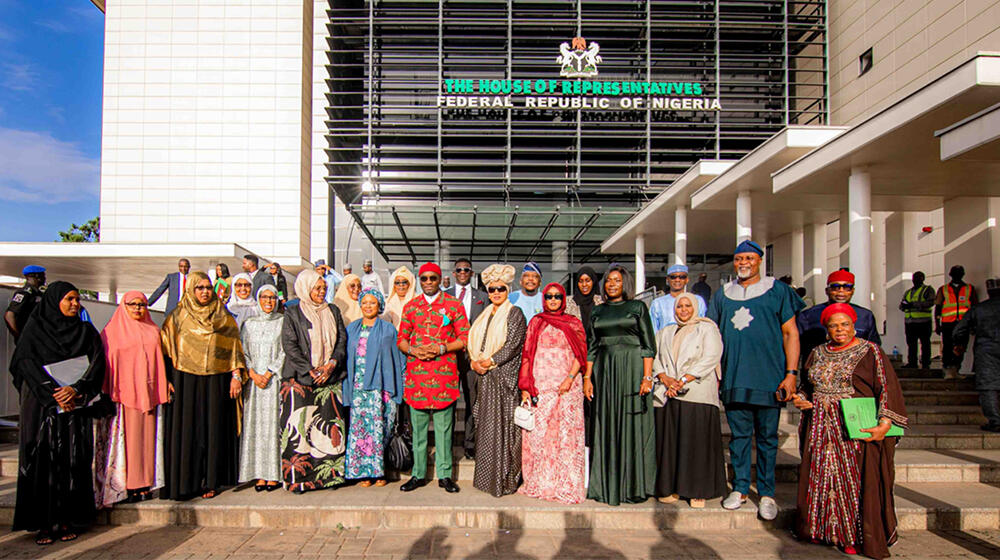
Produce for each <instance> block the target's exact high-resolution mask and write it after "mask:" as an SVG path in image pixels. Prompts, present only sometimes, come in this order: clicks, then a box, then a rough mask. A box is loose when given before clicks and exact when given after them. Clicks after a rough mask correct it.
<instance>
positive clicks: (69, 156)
mask: <svg viewBox="0 0 1000 560" xmlns="http://www.w3.org/2000/svg"><path fill="white" fill-rule="evenodd" d="M100 183H101V162H100V160H99V159H97V158H90V157H87V156H86V155H84V154H83V152H81V151H80V148H79V147H78V146H77V145H76V144H74V143H72V142H64V141H62V140H58V139H56V138H53V137H52V135H51V134H48V133H45V132H31V131H25V130H14V129H11V128H3V127H0V199H3V200H14V201H22V202H47V203H57V202H71V201H74V200H87V199H91V198H93V197H94V196H96V195H97V194H98V193H99V191H100Z"/></svg>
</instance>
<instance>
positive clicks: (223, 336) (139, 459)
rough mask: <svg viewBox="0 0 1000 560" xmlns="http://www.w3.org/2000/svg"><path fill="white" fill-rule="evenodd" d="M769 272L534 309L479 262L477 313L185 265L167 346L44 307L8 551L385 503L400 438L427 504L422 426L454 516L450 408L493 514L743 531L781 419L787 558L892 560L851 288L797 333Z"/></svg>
mask: <svg viewBox="0 0 1000 560" xmlns="http://www.w3.org/2000/svg"><path fill="white" fill-rule="evenodd" d="M762 256H763V250H762V249H761V248H760V246H759V245H757V244H756V243H754V242H752V241H744V242H742V243H740V245H739V246H738V247H737V248H736V250H735V252H734V262H733V266H734V275H735V279H734V280H733V281H732V282H730V283H727V284H726V285H724V286H722V287H721V288H720V289H718V290H716V291H715V293H714V294H710V292H709V293H705V292H703V294H704V295H696V294H694V293H691V292H689V291H688V290H687V283H688V269H687V267H685V266H683V265H675V266H673V267H671V268H670V270H669V271H668V278H669V286H670V291H669V293H667V294H666V295H664V296H663V297H661V298H658V299H656V300H654V301H653V302H652V304H651V306H650V307H647V305H646V304H645V303H644V302H642V301H640V300H638V299H635V298H634V294H633V291H632V288H633V287H634V283H633V281H632V280H631V277H630V274H629V272H628V271H627V270H626V269H625V268H624V267H622V266H620V265H617V264H613V265H611V266H610V267H609V268H608V269H607V270H606V271H605V272H604V273H603V275H601V274H598V273H597V272H596V271H595V270H593V269H592V268H589V267H582V268H581V269H580V270H579V271H578V272H577V274H576V280H575V282H576V285H575V288H576V289H575V290H573V295H572V296H570V295H568V293H567V290H566V289H565V287H564V286H563V285H561V284H559V283H555V282H552V283H548V284H545V285H544V286H543V283H542V271H541V269H540V268H539V267H538V266H537V265H536V264H535V263H530V262H529V263H526V264H525V265H524V266H523V268H522V270H521V271H520V278H519V279H518V284H519V289H515V285H514V282H515V276H516V272H517V271H516V270H515V268H514V267H513V266H511V265H508V264H494V265H491V266H489V267H487V268H486V269H485V270H483V271H482V273H481V275H480V278H481V280H482V284H481V285H482V287H483V288H484V290H479V289H476V288H475V287H473V285H472V282H471V279H472V278H473V276H474V271H473V268H472V263H471V262H470V261H468V260H466V259H460V260H459V261H457V262H456V263H455V267H454V270H453V271H452V275H453V278H454V280H455V283H454V285H453V286H452V287H451V288H450V289H449V290H447V291H445V290H442V280H443V277H444V274H443V271H442V269H441V268H440V267H439V266H438V265H437V264H434V263H427V264H424V265H423V266H421V267H420V268H419V269H418V270H417V274H416V275H414V274H413V273H412V272H411V271H410V270H409V269H408V268H406V267H400V268H399V269H397V270H395V271H394V272H393V273H392V274H391V276H390V278H389V280H390V291H389V293H388V294H385V293H383V291H382V289H381V288H380V286H379V285H378V284H373V283H372V281H371V279H369V282H368V283H365V280H364V277H358V276H356V275H353V274H349V273H348V274H345V275H343V276H341V277H340V278H339V281H338V282H337V284H336V286H337V287H336V290H334V295H333V297H332V298H331V296H330V292H331V283H332V282H333V279H332V278H331V270H330V269H329V267H327V266H326V265H325V263H320V264H319V265H318V266H317V267H316V269H315V270H313V269H307V270H304V271H302V272H301V273H299V274H298V276H297V277H296V278H295V281H294V284H293V290H294V297H290V296H291V295H292V294H289V293H288V291H287V290H285V289H282V288H281V287H279V286H278V285H276V282H275V281H274V279H275V276H274V275H273V274H272V275H268V274H260V273H259V272H258V271H257V269H256V264H257V263H255V262H253V259H249V258H248V259H245V260H244V270H245V273H244V274H238V275H236V276H235V277H232V278H228V277H227V276H225V275H224V274H223V273H224V272H226V271H219V270H217V271H216V272H217V275H216V280H215V282H213V281H212V280H211V279H210V278H209V277H208V276H207V275H206V274H205V273H203V272H197V271H190V270H189V268H190V264H189V263H186V262H185V261H182V262H181V263H180V265H179V273H178V274H177V275H171V276H173V277H175V278H176V282H175V281H172V280H170V278H169V277H168V279H167V280H166V281H165V285H166V287H163V286H161V288H163V290H158V291H160V292H167V293H168V294H170V295H171V297H173V295H174V294H175V292H176V295H177V302H176V305H175V307H174V309H172V310H171V311H170V312H169V313H168V314H167V316H166V319H165V320H164V323H163V326H162V327H160V328H158V327H157V326H156V325H155V324H154V323H153V321H152V319H151V317H150V315H149V305H150V301H152V299H153V298H149V299H147V298H146V296H145V295H144V294H142V293H141V292H129V293H127V294H125V296H124V297H122V298H121V301H120V304H119V307H118V309H117V310H116V312H115V315H114V317H113V318H112V320H111V322H109V324H108V326H107V327H105V329H104V331H103V332H101V333H98V332H97V331H96V329H95V328H94V327H93V326H92V325H90V324H89V323H86V322H83V321H81V320H80V319H79V293H78V291H77V290H76V289H75V288H74V287H73V286H72V285H70V284H68V283H65V282H56V283H53V284H52V285H50V286H49V288H48V289H47V290H46V291H45V292H44V293H42V294H41V295H40V301H39V302H38V303H37V305H35V307H34V310H33V311H31V319H30V320H28V321H27V322H26V325H24V326H23V328H22V330H21V332H20V336H19V338H18V345H17V349H16V351H15V354H14V358H13V360H12V363H11V371H12V374H13V375H14V380H15V385H16V386H17V387H18V388H19V390H20V391H21V426H22V429H21V463H20V464H21V466H22V468H21V472H20V473H19V478H18V502H17V509H16V513H15V521H14V529H26V530H34V531H39V534H38V542H39V544H47V543H50V542H52V541H53V539H56V538H61V539H69V538H74V537H75V535H76V533H75V531H78V530H80V529H81V528H82V527H84V526H85V525H86V524H87V523H88V522H89V521H90V519H91V518H92V516H93V514H94V511H95V508H96V507H103V506H110V505H112V504H114V503H117V502H120V501H123V500H129V501H141V500H145V499H149V498H151V497H152V496H153V492H154V491H155V490H159V495H160V497H161V498H166V499H175V500H185V499H189V498H192V497H196V496H201V497H202V498H205V499H210V498H212V497H214V496H215V495H217V493H218V492H220V491H222V490H223V489H225V488H227V487H231V486H234V485H237V484H241V483H249V484H252V485H253V486H254V487H255V489H256V490H257V491H272V490H275V489H278V488H282V487H283V488H285V489H286V490H289V491H292V492H295V493H302V492H306V491H311V490H317V489H321V488H331V487H337V486H340V485H342V484H344V483H346V482H347V481H352V480H353V481H356V482H357V483H358V484H359V485H360V486H365V487H367V486H384V485H385V484H387V482H388V476H389V475H390V472H389V469H388V468H387V464H386V461H385V452H386V449H387V447H388V446H389V445H390V442H392V440H393V438H395V437H398V430H397V423H398V422H399V418H400V417H401V416H408V418H409V422H410V423H411V424H412V455H413V467H412V470H411V472H410V478H409V479H408V480H406V481H405V482H404V483H403V484H402V485H401V486H400V490H402V491H404V492H409V491H413V490H415V489H417V488H420V487H422V486H425V485H426V484H428V482H429V480H430V477H429V474H430V473H429V470H428V464H427V462H428V447H429V445H430V441H429V437H428V436H429V434H428V432H429V428H430V425H431V424H432V423H433V426H434V429H433V432H434V435H433V438H434V443H435V454H434V458H435V465H434V475H435V477H436V478H437V479H438V486H439V487H441V488H443V489H444V490H445V491H446V492H449V493H454V492H459V491H460V488H459V486H458V484H457V482H456V481H455V479H454V477H453V472H452V468H453V458H452V438H453V429H454V422H455V414H456V413H455V410H456V406H455V403H456V402H457V401H458V400H459V399H460V398H464V400H465V404H466V411H465V415H466V418H465V438H464V441H463V445H464V451H465V455H466V456H467V457H468V458H471V459H474V460H475V467H474V469H475V470H474V475H473V485H474V486H475V487H476V488H477V489H479V490H481V491H483V492H486V493H489V494H491V495H493V496H503V495H507V494H512V493H515V492H517V493H521V494H523V495H527V496H531V497H536V498H541V499H545V500H552V501H558V502H562V503H567V504H572V503H579V502H582V501H583V500H585V499H593V500H596V501H599V502H603V503H607V504H610V505H618V504H621V503H638V502H643V501H646V500H647V499H649V498H650V497H656V498H658V499H659V501H660V502H663V503H671V502H677V501H679V500H681V499H684V500H687V501H689V503H690V505H691V507H695V508H698V507H704V505H705V503H706V500H708V499H712V498H718V497H722V496H724V499H723V501H722V505H723V507H725V508H726V509H738V508H740V507H741V506H742V505H743V504H744V503H745V502H746V501H747V499H748V495H749V493H750V483H751V468H752V460H751V457H752V453H751V439H755V440H756V466H757V474H756V485H757V493H758V495H759V496H760V501H759V506H758V510H759V514H760V515H761V517H763V518H764V519H774V518H775V517H776V516H777V514H778V507H777V503H776V502H775V500H774V490H775V482H774V480H775V476H774V467H775V459H776V453H777V447H778V445H777V444H778V421H779V415H780V410H781V408H782V407H784V406H785V405H786V403H789V402H791V403H792V404H793V405H794V406H795V407H797V408H799V409H801V410H803V414H802V423H801V426H800V430H801V434H802V438H801V441H802V456H803V461H802V466H801V475H800V478H799V481H800V482H799V497H798V509H799V521H798V531H799V534H800V536H802V537H803V538H807V539H811V540H814V541H816V542H825V543H829V544H834V545H837V546H839V547H840V548H842V549H844V550H845V551H848V552H851V551H861V552H863V553H864V554H866V555H868V556H872V557H876V558H881V557H885V556H887V555H888V551H887V546H889V545H891V544H892V542H893V541H894V539H895V538H896V536H895V516H894V512H893V502H892V482H893V466H892V452H893V448H894V445H895V442H896V439H897V438H895V437H886V433H887V431H888V430H889V428H890V427H891V426H893V425H896V426H899V427H905V426H906V411H905V407H904V404H903V400H902V394H901V391H900V387H899V382H898V380H897V379H896V376H895V373H894V371H893V369H892V365H891V363H890V362H889V360H887V359H886V357H885V355H884V354H883V353H882V351H881V349H880V348H879V346H878V339H877V337H878V333H877V330H876V329H875V328H874V321H873V319H872V317H871V312H870V311H868V310H866V309H864V308H862V307H859V306H856V305H853V304H851V303H850V299H851V296H852V295H853V276H852V275H851V274H850V272H848V271H837V272H835V273H833V274H831V275H830V277H829V279H828V287H827V295H828V298H829V300H828V301H827V302H825V303H823V304H820V305H818V306H815V307H813V308H810V309H803V308H804V307H805V304H804V303H803V302H802V300H801V299H800V298H799V296H798V295H797V294H796V293H795V292H794V291H793V290H792V288H791V287H790V286H788V285H786V284H784V283H782V282H776V281H775V279H774V278H771V277H767V276H764V275H762V274H761V270H760V266H761V262H762ZM185 265H186V266H185ZM366 265H368V266H366V275H368V274H372V273H371V272H370V270H368V269H369V268H370V263H366ZM248 269H249V270H248ZM278 272H279V276H280V269H279V270H278ZM372 275H373V276H375V278H377V275H374V274H372ZM220 278H222V279H224V280H226V281H225V285H220V282H219V279H220ZM175 284H176V289H175ZM220 287H221V288H224V289H223V290H220ZM706 287H707V286H706ZM418 288H419V289H418ZM699 291H702V290H699ZM709 294H710V297H709V298H708V299H707V300H706V297H705V296H708V295H709ZM157 295H158V294H155V293H154V296H157ZM225 295H229V299H228V302H227V301H226V300H225V299H224V297H223V296H225ZM800 350H801V354H800ZM800 368H801V371H802V373H801V374H800ZM852 396H867V397H873V398H874V399H875V400H876V402H877V403H878V408H877V414H878V425H877V426H874V427H872V428H869V429H868V430H867V431H868V432H869V433H870V436H869V437H868V438H867V439H865V440H849V439H846V438H845V437H844V435H843V434H844V426H843V423H842V419H841V414H840V413H839V409H838V403H839V401H840V400H841V399H843V398H849V397H852ZM102 403H103V405H102ZM723 409H724V411H725V414H726V418H727V421H728V424H729V426H730V431H731V433H732V435H731V439H730V444H729V451H730V460H731V462H732V467H733V471H734V478H733V480H732V483H731V491H730V492H728V493H727V490H729V486H728V485H727V476H726V466H725V462H724V456H723V446H722V442H723V439H722V426H721V423H722V422H721V416H720V410H723ZM95 418H97V419H99V420H98V421H96V422H94V421H93V419H95ZM94 429H96V430H97V432H98V437H96V438H94V437H93V436H92V433H91V431H92V430H94ZM95 440H96V441H97V442H98V443H97V449H96V451H95V449H94V446H93V442H94V441H95ZM831 445H832V446H834V447H835V448H836V449H837V453H835V454H833V455H831V454H830V453H828V452H827V451H828V450H829V449H830V446H831ZM819 454H823V455H822V456H823V457H824V459H823V460H822V461H819V460H813V459H812V458H813V457H814V456H818V455H819ZM95 456H96V460H94V459H95ZM92 464H93V465H95V467H96V473H95V472H92V469H91V465H92ZM94 480H96V481H97V484H96V490H93V489H94V488H95V485H94Z"/></svg>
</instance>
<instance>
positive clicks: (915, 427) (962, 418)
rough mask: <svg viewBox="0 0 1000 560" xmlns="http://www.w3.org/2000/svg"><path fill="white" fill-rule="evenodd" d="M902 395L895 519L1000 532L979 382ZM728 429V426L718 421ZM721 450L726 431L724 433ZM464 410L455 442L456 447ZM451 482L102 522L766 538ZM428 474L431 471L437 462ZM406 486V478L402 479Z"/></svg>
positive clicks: (792, 477) (6, 462)
mask: <svg viewBox="0 0 1000 560" xmlns="http://www.w3.org/2000/svg"><path fill="white" fill-rule="evenodd" d="M897 371H898V374H899V376H900V378H901V381H902V385H903V390H904V393H905V395H906V403H907V409H908V413H909V417H910V429H909V430H908V431H907V434H906V436H905V437H904V438H903V439H902V441H901V443H900V446H899V448H897V451H896V483H897V484H896V509H897V514H898V516H899V520H900V528H901V530H903V531H906V530H950V529H961V530H974V529H997V528H1000V485H998V484H997V483H998V482H1000V434H995V433H992V432H984V431H981V430H980V429H979V425H980V424H981V423H983V422H985V420H984V418H983V416H982V414H981V412H980V410H979V406H978V400H977V394H976V392H975V391H974V384H973V381H972V380H971V379H969V378H960V379H954V380H952V379H949V380H946V379H943V374H942V372H941V371H940V370H907V369H898V370H897ZM723 418H724V416H723ZM798 421H799V413H798V411H797V410H795V409H794V408H790V407H789V408H786V409H783V410H782V416H781V425H780V436H781V437H780V441H781V447H780V449H779V454H778V464H777V480H778V491H777V499H778V502H779V505H780V506H781V508H782V512H781V515H780V516H779V518H778V520H777V521H776V522H774V525H777V526H778V527H782V528H786V527H790V526H791V524H792V523H793V521H794V515H795V511H794V510H795V493H796V488H797V481H798V478H799V476H798V465H799V454H798V429H797V426H798ZM723 428H724V432H725V433H724V435H723V437H724V439H726V440H727V441H728V437H729V436H728V427H727V426H726V425H725V423H724V424H723ZM462 429H463V424H462V421H461V411H459V418H458V419H457V421H456V432H458V434H457V437H456V439H455V441H456V442H460V441H461V430H462ZM454 456H455V458H456V460H455V463H456V464H455V472H454V475H455V477H456V478H457V479H458V480H459V482H460V484H461V486H462V492H461V493H460V494H457V495H449V494H446V493H444V491H443V490H441V489H439V488H437V486H436V484H433V483H432V484H431V485H429V486H427V487H425V488H421V489H420V490H417V491H415V492H412V493H408V494H404V493H402V492H399V490H398V483H393V484H390V485H388V486H386V487H384V488H374V487H372V488H360V487H358V486H347V487H343V488H339V489H337V490H332V491H320V492H312V493H308V494H306V495H302V496H296V495H293V494H290V493H287V492H273V493H265V494H259V493H257V492H254V491H253V490H252V489H250V488H247V487H244V488H237V489H235V490H231V491H226V492H223V493H222V494H221V495H220V496H218V497H217V498H215V499H213V500H202V499H195V500H191V501H189V502H180V503H178V502H166V501H158V500H154V501H151V502H145V503H142V504H138V505H121V506H118V507H116V508H114V509H112V510H111V511H105V512H102V513H101V515H100V519H99V522H101V523H109V524H114V525H163V524H179V525H198V526H210V527H234V528H239V527H310V528H322V527H338V526H343V527H364V528H375V527H389V528H410V529H424V528H430V527H435V526H445V527H456V528H460V527H467V528H509V529H518V528H524V529H529V528H538V529H567V528H569V529H572V528H605V529H671V530H676V531H685V530H703V529H764V528H769V527H772V524H771V523H766V522H763V521H761V520H759V519H758V518H757V508H756V505H755V503H756V497H755V496H753V497H752V498H751V502H753V503H749V504H747V506H744V507H743V508H742V509H740V510H738V511H735V512H730V511H725V510H723V509H722V508H721V505H720V503H719V501H718V500H712V501H710V502H709V504H708V507H706V508H705V509H703V510H694V509H690V508H689V507H688V506H687V504H686V503H683V502H681V503H678V504H671V505H663V504H660V503H658V502H656V501H655V500H652V499H650V500H647V501H646V502H645V503H642V504H626V505H622V506H618V507H610V506H606V505H603V504H598V503H596V502H593V501H585V502H584V503H582V504H577V505H572V506H566V505H563V504H555V503H549V502H544V501H540V500H535V499H531V498H526V497H524V496H520V495H514V496H506V497H504V498H500V499H497V498H493V497H492V496H489V495H487V494H484V493H482V492H479V491H477V490H475V489H474V488H473V487H472V478H473V472H474V469H475V464H474V463H473V462H472V461H469V460H465V459H463V458H462V450H461V448H459V447H456V448H455V449H454ZM431 464H432V465H433V461H431ZM16 473H17V450H16V447H15V446H14V445H12V444H0V476H2V477H3V478H2V479H0V523H10V521H11V519H12V517H13V504H14V491H15V490H14V486H15V485H14V484H13V483H14V479H13V478H12V477H14V476H16ZM404 478H405V476H404Z"/></svg>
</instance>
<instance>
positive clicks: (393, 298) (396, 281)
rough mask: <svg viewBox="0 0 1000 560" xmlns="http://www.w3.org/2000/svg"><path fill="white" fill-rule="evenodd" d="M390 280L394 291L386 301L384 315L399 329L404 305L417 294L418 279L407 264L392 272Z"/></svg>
mask: <svg viewBox="0 0 1000 560" xmlns="http://www.w3.org/2000/svg"><path fill="white" fill-rule="evenodd" d="M390 280H391V283H392V288H391V290H392V293H391V294H390V295H389V299H387V300H386V302H385V314H384V317H385V319H386V320H387V321H389V322H390V323H392V326H394V327H396V330H399V321H400V319H401V318H402V317H403V307H405V306H406V304H407V303H410V300H411V299H413V295H414V294H416V290H417V281H416V278H414V277H413V273H412V272H410V269H409V268H406V267H405V266H401V267H399V268H397V269H396V270H395V271H394V272H393V273H392V277H391V279H390Z"/></svg>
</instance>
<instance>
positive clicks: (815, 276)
mask: <svg viewBox="0 0 1000 560" xmlns="http://www.w3.org/2000/svg"><path fill="white" fill-rule="evenodd" d="M826 228H827V226H826V224H823V223H819V224H812V225H811V226H810V227H809V236H810V237H811V239H810V240H809V241H810V247H811V248H812V251H811V252H810V255H809V270H808V271H807V272H806V275H805V282H806V284H805V286H806V292H807V293H808V295H810V296H812V298H813V300H814V301H823V300H824V299H825V297H826V296H825V294H824V292H825V291H826V270H825V269H826V244H827V239H826Z"/></svg>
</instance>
